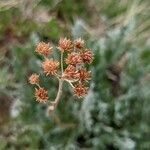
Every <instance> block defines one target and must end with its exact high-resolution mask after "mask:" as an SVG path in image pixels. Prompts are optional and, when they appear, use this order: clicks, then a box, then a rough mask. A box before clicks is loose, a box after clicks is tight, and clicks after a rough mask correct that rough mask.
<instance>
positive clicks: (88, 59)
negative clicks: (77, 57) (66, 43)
mask: <svg viewBox="0 0 150 150" xmlns="http://www.w3.org/2000/svg"><path fill="white" fill-rule="evenodd" d="M81 57H82V59H83V62H84V63H88V64H90V63H92V61H93V59H94V56H93V53H92V51H91V50H85V51H84V52H83V53H82V54H81Z"/></svg>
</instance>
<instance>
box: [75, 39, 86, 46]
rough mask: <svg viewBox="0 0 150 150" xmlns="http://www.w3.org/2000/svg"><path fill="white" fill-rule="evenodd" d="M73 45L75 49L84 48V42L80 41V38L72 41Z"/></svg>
mask: <svg viewBox="0 0 150 150" xmlns="http://www.w3.org/2000/svg"><path fill="white" fill-rule="evenodd" d="M74 45H75V47H76V48H78V49H82V48H84V40H82V39H81V38H78V39H76V40H75V41H74Z"/></svg>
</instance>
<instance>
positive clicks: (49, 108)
mask: <svg viewBox="0 0 150 150" xmlns="http://www.w3.org/2000/svg"><path fill="white" fill-rule="evenodd" d="M63 81H64V80H62V79H59V87H58V92H57V96H56V98H55V101H54V102H51V105H50V106H49V107H48V114H50V112H52V111H54V110H55V108H56V107H57V105H58V103H59V101H60V98H61V96H62V88H63Z"/></svg>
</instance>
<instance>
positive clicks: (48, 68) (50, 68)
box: [42, 59, 59, 75]
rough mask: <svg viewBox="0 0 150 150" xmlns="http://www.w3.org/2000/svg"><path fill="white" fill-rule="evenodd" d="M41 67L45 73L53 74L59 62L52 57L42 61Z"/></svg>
mask: <svg viewBox="0 0 150 150" xmlns="http://www.w3.org/2000/svg"><path fill="white" fill-rule="evenodd" d="M42 67H43V69H44V73H45V74H46V75H54V74H55V73H56V72H57V70H58V67H59V62H58V61H56V60H52V59H46V60H45V61H44V62H43V63H42Z"/></svg>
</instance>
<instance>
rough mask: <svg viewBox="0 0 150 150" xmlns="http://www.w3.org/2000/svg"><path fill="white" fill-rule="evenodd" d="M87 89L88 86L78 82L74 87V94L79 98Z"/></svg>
mask: <svg viewBox="0 0 150 150" xmlns="http://www.w3.org/2000/svg"><path fill="white" fill-rule="evenodd" d="M87 91H88V87H85V86H84V85H82V84H78V85H76V86H75V88H74V94H75V95H76V96H77V97H79V98H81V97H84V96H85V95H86V94H87Z"/></svg>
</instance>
